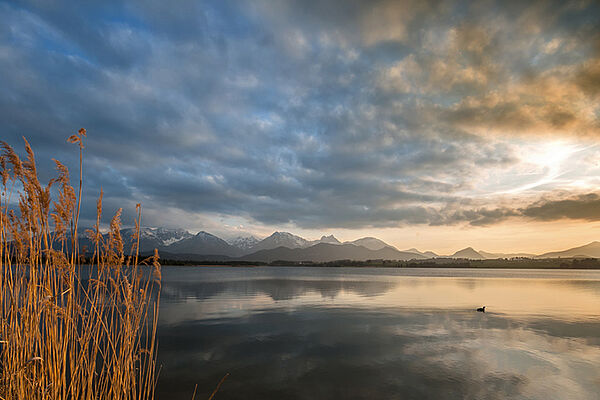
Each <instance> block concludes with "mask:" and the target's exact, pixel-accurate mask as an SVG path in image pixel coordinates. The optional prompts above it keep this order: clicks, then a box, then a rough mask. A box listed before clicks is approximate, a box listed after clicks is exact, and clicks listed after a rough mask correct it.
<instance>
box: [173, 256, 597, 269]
mask: <svg viewBox="0 0 600 400" xmlns="http://www.w3.org/2000/svg"><path fill="white" fill-rule="evenodd" d="M162 265H163V266H197V267H275V266H277V267H322V268H340V267H359V268H473V269H591V270H593V269H600V260H599V259H597V258H546V259H532V258H513V259H502V258H499V259H493V260H468V259H444V258H434V259H429V260H418V261H395V260H367V261H353V260H338V261H332V262H322V263H320V262H311V261H305V262H294V261H285V260H278V261H274V262H270V263H267V262H264V263H261V262H255V261H194V260H170V259H162Z"/></svg>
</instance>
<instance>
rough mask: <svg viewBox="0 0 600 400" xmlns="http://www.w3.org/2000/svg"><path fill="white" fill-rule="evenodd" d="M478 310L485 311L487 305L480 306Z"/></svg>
mask: <svg viewBox="0 0 600 400" xmlns="http://www.w3.org/2000/svg"><path fill="white" fill-rule="evenodd" d="M477 311H478V312H485V306H483V307H479V308H478V309H477Z"/></svg>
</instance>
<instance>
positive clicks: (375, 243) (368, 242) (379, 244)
mask: <svg viewBox="0 0 600 400" xmlns="http://www.w3.org/2000/svg"><path fill="white" fill-rule="evenodd" d="M344 244H353V245H356V246H363V247H366V248H367V249H369V250H381V249H383V248H385V247H391V248H393V249H395V247H394V246H390V245H389V244H387V243H386V242H384V241H383V240H380V239H377V238H374V237H364V238H360V239H356V240H353V241H351V242H344Z"/></svg>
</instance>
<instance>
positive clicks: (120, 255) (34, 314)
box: [0, 129, 161, 400]
mask: <svg viewBox="0 0 600 400" xmlns="http://www.w3.org/2000/svg"><path fill="white" fill-rule="evenodd" d="M84 138H86V131H85V130H84V129H81V130H79V132H78V133H77V134H76V135H72V136H71V137H70V138H69V139H68V141H69V142H70V143H75V144H77V145H79V152H80V153H79V156H80V158H79V162H80V163H79V168H80V169H79V172H80V174H79V175H80V176H79V187H78V191H77V193H76V192H75V189H74V188H73V187H72V186H71V184H70V180H69V170H68V169H67V168H66V167H65V166H64V165H63V164H61V163H60V162H59V161H56V160H54V161H55V163H56V169H57V177H56V178H54V179H52V180H50V182H48V184H46V185H42V184H41V183H40V182H39V179H38V173H37V169H36V163H35V155H34V152H33V150H32V149H31V146H30V145H29V143H28V142H27V140H25V150H26V153H27V155H26V157H25V158H23V159H22V158H21V157H19V155H18V154H17V153H16V152H15V150H14V149H13V148H12V147H11V146H10V145H9V144H7V143H5V142H0V148H1V150H2V153H1V154H0V173H1V178H2V182H1V184H2V186H1V188H0V189H1V195H0V285H1V287H0V399H1V400H8V399H11V400H12V399H44V400H46V399H48V400H49V399H52V400H61V399H128V400H129V399H131V400H133V399H151V398H153V397H154V388H155V385H156V379H157V373H156V351H157V350H156V330H157V325H158V305H159V301H160V287H161V274H160V264H159V262H158V252H156V251H155V253H154V255H153V256H152V257H150V258H148V259H146V260H142V261H139V262H138V254H139V234H140V221H141V207H140V205H139V204H138V205H137V207H136V221H135V226H136V228H137V229H135V231H134V234H133V236H134V237H133V238H132V240H131V243H133V245H132V248H131V249H124V248H123V238H122V237H121V233H120V228H121V219H120V216H121V210H119V211H118V212H117V214H116V215H115V216H114V217H113V218H112V220H111V223H110V230H109V232H108V234H107V235H103V234H102V232H101V231H100V223H101V216H102V195H103V193H102V191H100V197H99V199H98V202H97V219H96V224H95V226H94V227H93V229H91V230H88V231H87V232H86V234H87V235H88V237H89V238H90V239H91V242H92V243H93V246H92V247H93V248H92V249H89V251H88V252H87V253H85V252H84V251H83V249H79V236H78V224H79V215H80V210H81V200H82V198H81V197H82V188H83V149H84V146H83V142H84ZM52 194H55V197H56V199H55V200H54V201H53V200H52V198H51V197H52V196H51V195H52ZM80 250H81V251H80ZM84 256H86V257H85V258H84ZM86 259H87V260H89V262H88V263H87V264H86V263H85V260H86Z"/></svg>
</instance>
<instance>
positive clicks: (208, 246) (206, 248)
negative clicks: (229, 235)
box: [165, 231, 242, 257]
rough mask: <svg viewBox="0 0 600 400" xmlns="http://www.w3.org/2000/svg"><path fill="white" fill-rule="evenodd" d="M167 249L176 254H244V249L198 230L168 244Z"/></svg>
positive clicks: (232, 255) (233, 255)
mask: <svg viewBox="0 0 600 400" xmlns="http://www.w3.org/2000/svg"><path fill="white" fill-rule="evenodd" d="M165 250H166V251H167V252H169V253H175V254H199V255H206V254H211V255H222V256H229V257H235V256H239V255H241V254H242V251H241V250H240V249H239V248H237V247H234V246H232V245H230V244H229V243H227V242H226V241H224V240H223V239H221V238H218V237H216V236H215V235H212V234H210V233H208V232H204V231H201V232H198V233H197V234H196V235H194V236H192V237H189V238H187V239H183V240H180V241H178V242H176V243H173V244H171V245H169V246H167V247H166V248H165Z"/></svg>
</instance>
